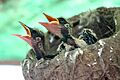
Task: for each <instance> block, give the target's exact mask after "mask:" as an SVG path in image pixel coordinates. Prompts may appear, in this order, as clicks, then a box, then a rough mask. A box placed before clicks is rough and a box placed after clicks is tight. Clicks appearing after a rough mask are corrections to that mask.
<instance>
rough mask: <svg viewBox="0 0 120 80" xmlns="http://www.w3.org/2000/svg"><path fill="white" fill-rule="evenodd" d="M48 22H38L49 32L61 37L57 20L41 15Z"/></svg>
mask: <svg viewBox="0 0 120 80" xmlns="http://www.w3.org/2000/svg"><path fill="white" fill-rule="evenodd" d="M43 14H44V15H45V17H46V18H47V19H48V21H49V22H39V23H40V24H41V25H43V26H44V27H45V28H46V29H47V30H48V31H49V32H51V33H53V34H55V35H56V36H59V37H61V28H60V27H59V21H58V19H57V18H53V17H51V16H49V15H47V14H45V13H43Z"/></svg>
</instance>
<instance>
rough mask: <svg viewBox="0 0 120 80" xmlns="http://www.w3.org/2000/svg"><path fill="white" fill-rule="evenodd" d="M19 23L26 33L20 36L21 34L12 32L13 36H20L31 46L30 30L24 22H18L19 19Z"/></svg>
mask: <svg viewBox="0 0 120 80" xmlns="http://www.w3.org/2000/svg"><path fill="white" fill-rule="evenodd" d="M19 23H20V24H21V25H22V27H23V28H24V29H25V31H26V33H27V35H26V36H22V35H19V34H13V36H17V37H19V38H21V39H22V40H24V41H26V42H27V43H28V44H29V45H30V46H31V47H32V44H31V32H30V29H29V27H28V26H27V25H25V24H24V23H22V22H20V21H19Z"/></svg>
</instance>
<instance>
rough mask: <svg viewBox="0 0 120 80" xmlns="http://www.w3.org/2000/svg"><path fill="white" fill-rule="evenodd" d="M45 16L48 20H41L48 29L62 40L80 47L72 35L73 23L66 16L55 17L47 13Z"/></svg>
mask: <svg viewBox="0 0 120 80" xmlns="http://www.w3.org/2000/svg"><path fill="white" fill-rule="evenodd" d="M44 15H45V17H46V18H47V19H48V21H49V22H48V23H47V22H39V23H40V24H41V25H43V26H44V27H46V29H47V30H48V31H49V32H51V33H53V34H55V35H56V36H58V37H59V38H61V40H62V41H63V42H64V43H67V44H68V45H71V46H74V47H75V48H78V47H79V46H78V45H77V44H76V43H75V40H74V39H73V37H72V36H71V35H70V28H71V25H70V24H69V23H68V22H67V20H65V19H64V18H62V17H60V18H53V17H51V16H49V15H47V14H45V13H44Z"/></svg>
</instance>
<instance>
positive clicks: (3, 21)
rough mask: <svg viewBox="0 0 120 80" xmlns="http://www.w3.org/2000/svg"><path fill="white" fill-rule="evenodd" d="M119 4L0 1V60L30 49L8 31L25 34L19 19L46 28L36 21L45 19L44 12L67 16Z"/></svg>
mask: <svg viewBox="0 0 120 80" xmlns="http://www.w3.org/2000/svg"><path fill="white" fill-rule="evenodd" d="M101 6H105V7H114V6H120V0H0V60H20V61H21V60H22V59H24V58H25V56H26V53H27V52H28V50H29V49H30V48H31V47H30V46H29V45H28V44H27V43H26V42H24V41H23V40H21V39H19V38H17V37H15V36H12V35H11V34H16V33H17V34H22V35H24V34H26V33H25V30H24V29H23V28H22V27H21V25H20V24H19V23H18V21H22V22H23V23H25V24H27V25H28V26H30V27H36V28H39V29H41V30H43V31H46V29H45V28H43V27H42V26H41V25H40V24H38V22H39V21H47V20H46V18H45V17H44V16H43V14H42V13H43V12H45V13H47V14H49V15H51V16H54V17H60V16H62V17H65V18H69V17H71V16H73V15H76V14H79V13H81V12H83V11H87V10H90V9H95V8H97V7H101Z"/></svg>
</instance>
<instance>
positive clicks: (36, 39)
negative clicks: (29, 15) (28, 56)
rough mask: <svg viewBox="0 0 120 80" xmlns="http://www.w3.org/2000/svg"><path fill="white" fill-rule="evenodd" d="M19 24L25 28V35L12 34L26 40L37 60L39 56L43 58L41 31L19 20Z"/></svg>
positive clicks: (42, 35)
mask: <svg viewBox="0 0 120 80" xmlns="http://www.w3.org/2000/svg"><path fill="white" fill-rule="evenodd" d="M20 24H21V25H22V26H23V28H24V29H25V30H26V33H27V35H26V36H22V35H19V34H13V35H14V36H17V37H19V38H21V39H23V40H24V41H26V42H27V43H28V44H29V45H30V46H31V47H32V48H33V50H34V52H35V55H36V58H37V59H38V60H40V59H41V58H44V59H45V51H44V34H43V32H41V31H38V30H35V29H33V28H30V27H28V26H27V25H25V24H24V23H22V22H20Z"/></svg>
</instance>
